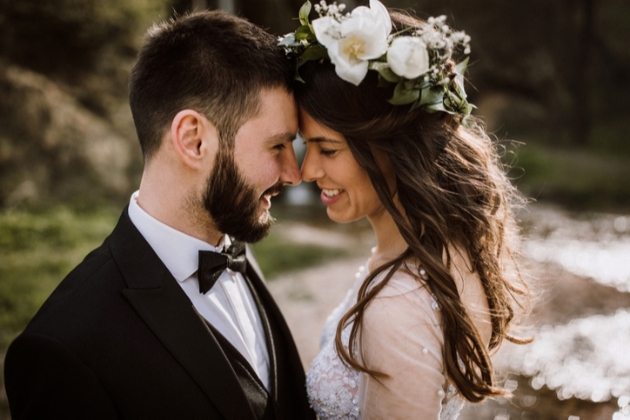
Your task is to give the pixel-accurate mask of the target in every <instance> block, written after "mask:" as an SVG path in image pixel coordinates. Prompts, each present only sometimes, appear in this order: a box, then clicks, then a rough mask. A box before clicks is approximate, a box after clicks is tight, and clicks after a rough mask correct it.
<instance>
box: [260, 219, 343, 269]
mask: <svg viewBox="0 0 630 420" xmlns="http://www.w3.org/2000/svg"><path fill="white" fill-rule="evenodd" d="M253 248H254V252H255V253H256V260H257V261H258V264H259V265H260V268H261V269H262V271H263V273H264V274H265V277H266V278H267V280H273V278H274V277H276V276H278V275H279V274H281V273H284V272H289V271H294V270H303V269H305V268H308V267H312V266H315V265H318V264H323V263H325V262H327V261H330V260H331V259H334V258H339V257H343V256H345V253H344V252H343V251H342V250H339V249H331V248H324V247H321V246H316V245H297V244H295V243H292V242H289V241H287V240H284V239H283V238H282V237H281V236H280V235H279V234H278V233H277V232H276V231H272V232H271V233H270V234H269V236H268V237H267V238H265V239H264V240H262V241H261V242H260V243H258V244H254V246H253Z"/></svg>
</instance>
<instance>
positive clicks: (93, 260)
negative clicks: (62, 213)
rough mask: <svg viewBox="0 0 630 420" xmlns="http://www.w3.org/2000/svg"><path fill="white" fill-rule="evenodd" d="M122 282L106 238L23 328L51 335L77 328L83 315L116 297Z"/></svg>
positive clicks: (84, 316) (65, 279)
mask: <svg viewBox="0 0 630 420" xmlns="http://www.w3.org/2000/svg"><path fill="white" fill-rule="evenodd" d="M123 285H124V281H123V279H122V276H121V274H120V271H119V270H118V268H117V266H116V263H115V261H114V258H113V256H112V252H111V250H110V244H109V238H108V239H106V240H105V241H104V242H103V244H102V245H101V246H99V247H98V248H96V249H94V250H93V251H92V252H90V253H89V254H88V255H87V256H86V257H85V258H84V259H83V261H82V262H81V263H79V264H78V265H77V266H76V267H75V268H74V269H73V270H72V271H71V272H70V273H69V274H68V275H67V276H66V277H65V278H64V279H63V280H62V281H61V282H60V283H59V285H58V286H57V287H56V288H55V290H54V291H53V292H52V293H51V295H50V296H49V297H48V298H47V299H46V301H45V302H44V304H43V305H42V307H41V308H40V309H39V311H38V312H37V314H36V315H35V316H34V317H33V319H32V320H31V322H30V323H29V325H28V326H27V329H26V331H28V332H48V333H51V334H52V333H54V331H55V330H56V329H58V328H62V329H67V328H69V326H70V325H72V326H74V327H78V326H80V325H81V324H83V323H85V321H87V319H86V314H88V313H94V312H95V311H97V310H98V309H99V308H100V307H103V306H104V305H105V306H106V305H108V304H110V303H111V301H112V300H115V299H117V296H118V295H119V294H120V293H119V291H120V289H121V288H122V287H123ZM87 318H89V317H87ZM72 319H74V321H72V322H71V323H69V321H71V320H72Z"/></svg>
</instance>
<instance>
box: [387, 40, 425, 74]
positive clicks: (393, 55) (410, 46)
mask: <svg viewBox="0 0 630 420" xmlns="http://www.w3.org/2000/svg"><path fill="white" fill-rule="evenodd" d="M387 64H389V66H390V67H391V69H392V71H393V72H394V73H396V74H397V75H399V76H402V77H404V78H406V79H415V78H416V77H418V76H421V75H423V74H425V73H426V72H428V71H429V68H430V66H431V65H430V63H429V52H428V50H427V46H426V45H425V43H424V42H423V41H422V40H421V39H420V38H417V37H412V36H401V37H398V38H395V39H394V41H392V45H391V46H390V47H389V50H388V51H387Z"/></svg>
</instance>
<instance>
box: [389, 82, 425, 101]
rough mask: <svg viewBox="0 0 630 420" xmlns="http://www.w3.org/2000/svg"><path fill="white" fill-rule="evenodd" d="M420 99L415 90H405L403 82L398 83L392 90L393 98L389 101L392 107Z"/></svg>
mask: <svg viewBox="0 0 630 420" xmlns="http://www.w3.org/2000/svg"><path fill="white" fill-rule="evenodd" d="M419 97H420V91H419V90H417V89H412V90H408V89H405V82H404V81H402V80H401V81H400V82H398V84H397V85H396V88H395V89H394V96H392V98H391V99H390V100H389V103H390V104H392V105H406V104H410V103H412V102H414V101H417V100H418V98H419Z"/></svg>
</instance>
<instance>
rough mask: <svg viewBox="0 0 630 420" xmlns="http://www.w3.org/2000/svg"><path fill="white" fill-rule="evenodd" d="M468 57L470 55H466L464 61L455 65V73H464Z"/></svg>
mask: <svg viewBox="0 0 630 420" xmlns="http://www.w3.org/2000/svg"><path fill="white" fill-rule="evenodd" d="M469 58H470V57H466V59H465V60H464V61H462V62H461V63H459V64H457V65H456V66H455V71H457V73H459V74H461V75H462V76H463V75H464V73H465V72H466V68H467V67H468V59H469Z"/></svg>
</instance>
